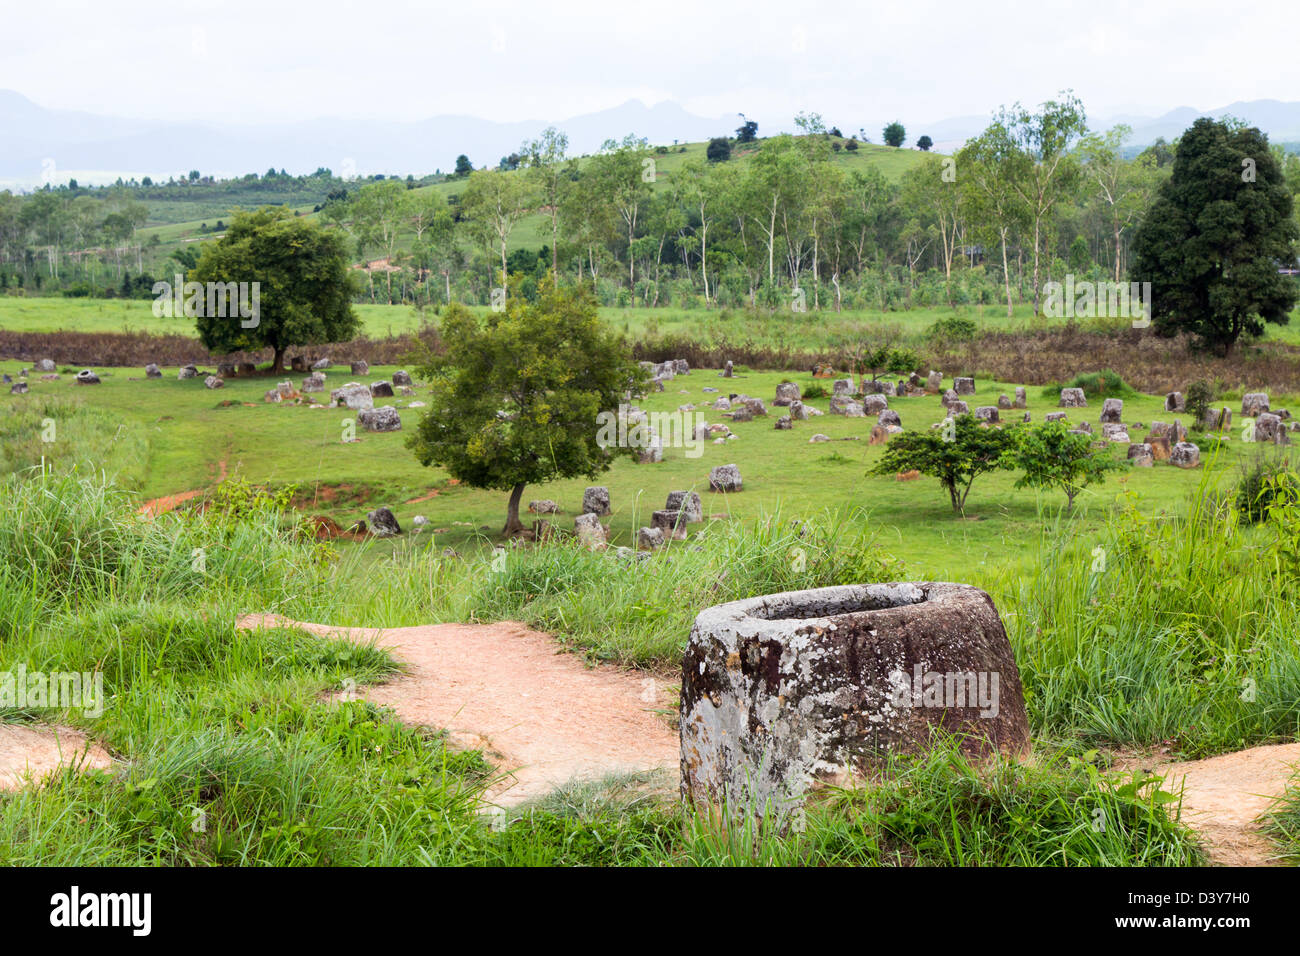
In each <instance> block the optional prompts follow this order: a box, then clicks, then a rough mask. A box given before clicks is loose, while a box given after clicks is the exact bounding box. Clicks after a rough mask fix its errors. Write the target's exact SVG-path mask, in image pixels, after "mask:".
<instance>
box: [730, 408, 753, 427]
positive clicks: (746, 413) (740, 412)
mask: <svg viewBox="0 0 1300 956" xmlns="http://www.w3.org/2000/svg"><path fill="white" fill-rule="evenodd" d="M731 420H732V421H733V422H752V421H753V420H754V410H753V409H752V408H750V407H749V405H748V403H744V404H740V405H737V406H736V407H735V409H734V410H733V411H732V413H731Z"/></svg>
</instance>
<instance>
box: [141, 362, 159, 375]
mask: <svg viewBox="0 0 1300 956" xmlns="http://www.w3.org/2000/svg"><path fill="white" fill-rule="evenodd" d="M144 377H145V378H162V369H160V368H159V367H158V366H157V365H155V364H154V363H153V362H150V363H149V364H148V365H146V366H145V367H144Z"/></svg>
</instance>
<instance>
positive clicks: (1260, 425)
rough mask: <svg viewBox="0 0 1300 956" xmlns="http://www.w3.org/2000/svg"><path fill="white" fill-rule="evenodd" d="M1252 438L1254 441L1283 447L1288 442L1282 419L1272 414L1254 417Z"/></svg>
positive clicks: (1261, 413) (1266, 413) (1262, 413)
mask: <svg viewBox="0 0 1300 956" xmlns="http://www.w3.org/2000/svg"><path fill="white" fill-rule="evenodd" d="M1254 437H1255V441H1258V442H1268V443H1270V444H1273V445H1285V444H1287V443H1289V442H1290V438H1289V437H1288V436H1287V433H1286V426H1285V425H1283V424H1282V419H1281V418H1280V417H1279V416H1277V415H1274V414H1273V413H1272V412H1260V413H1259V415H1258V416H1256V418H1255V432H1254Z"/></svg>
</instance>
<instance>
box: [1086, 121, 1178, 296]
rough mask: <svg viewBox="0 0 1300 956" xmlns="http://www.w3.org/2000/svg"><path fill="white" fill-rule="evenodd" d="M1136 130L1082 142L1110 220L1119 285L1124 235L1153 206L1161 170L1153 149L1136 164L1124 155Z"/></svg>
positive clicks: (1088, 169)
mask: <svg viewBox="0 0 1300 956" xmlns="http://www.w3.org/2000/svg"><path fill="white" fill-rule="evenodd" d="M1132 132H1133V131H1132V130H1131V129H1130V128H1129V127H1127V126H1124V125H1122V124H1121V125H1119V126H1116V127H1114V128H1112V129H1111V130H1109V131H1108V132H1106V133H1104V134H1102V133H1090V134H1089V135H1087V136H1085V137H1084V138H1083V139H1082V140H1081V141H1080V142H1079V152H1080V154H1081V155H1082V156H1083V163H1084V165H1083V172H1084V176H1085V177H1086V178H1087V179H1088V181H1089V184H1090V191H1091V192H1092V193H1093V194H1094V195H1095V196H1096V197H1097V198H1099V199H1100V200H1101V202H1102V204H1103V207H1104V208H1105V210H1106V212H1107V218H1108V219H1109V220H1110V227H1111V237H1112V240H1113V242H1114V244H1115V268H1114V273H1113V274H1114V278H1115V281H1116V282H1118V281H1119V279H1120V276H1121V275H1122V274H1123V266H1122V263H1123V261H1124V251H1123V249H1124V247H1123V245H1122V243H1121V236H1122V235H1123V233H1124V230H1125V229H1128V228H1129V227H1130V226H1132V225H1133V223H1135V222H1136V221H1137V220H1138V218H1139V217H1140V216H1141V215H1142V214H1143V213H1144V212H1145V211H1146V209H1147V208H1148V207H1149V206H1150V205H1151V197H1152V194H1153V193H1154V191H1155V182H1156V179H1157V177H1158V175H1159V174H1158V173H1157V172H1156V170H1157V169H1158V168H1159V166H1158V165H1157V161H1156V158H1155V155H1154V154H1153V153H1152V151H1151V150H1152V148H1148V149H1146V150H1145V151H1144V152H1143V153H1142V154H1141V155H1139V156H1138V157H1137V158H1136V159H1135V160H1133V161H1132V162H1125V161H1124V159H1123V157H1122V156H1121V155H1120V150H1121V148H1122V147H1123V145H1124V140H1125V139H1127V138H1128V136H1129V135H1130V134H1131V133H1132Z"/></svg>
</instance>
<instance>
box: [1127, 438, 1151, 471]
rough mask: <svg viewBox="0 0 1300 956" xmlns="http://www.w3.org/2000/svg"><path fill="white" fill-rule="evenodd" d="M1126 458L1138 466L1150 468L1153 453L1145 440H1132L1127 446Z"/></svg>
mask: <svg viewBox="0 0 1300 956" xmlns="http://www.w3.org/2000/svg"><path fill="white" fill-rule="evenodd" d="M1128 460H1129V461H1130V462H1131V463H1132V464H1133V465H1135V466H1136V467H1138V468H1150V467H1151V462H1152V461H1153V460H1154V455H1153V454H1152V451H1151V446H1150V445H1149V444H1147V443H1146V442H1134V443H1133V444H1131V445H1129V446H1128Z"/></svg>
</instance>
